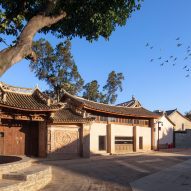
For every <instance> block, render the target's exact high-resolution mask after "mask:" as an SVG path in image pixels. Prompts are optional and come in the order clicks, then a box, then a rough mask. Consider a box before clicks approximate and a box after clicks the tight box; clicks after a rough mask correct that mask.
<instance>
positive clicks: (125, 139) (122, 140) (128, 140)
mask: <svg viewBox="0 0 191 191" xmlns="http://www.w3.org/2000/svg"><path fill="white" fill-rule="evenodd" d="M115 144H133V137H115Z"/></svg>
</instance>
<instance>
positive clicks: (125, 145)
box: [115, 137, 133, 153]
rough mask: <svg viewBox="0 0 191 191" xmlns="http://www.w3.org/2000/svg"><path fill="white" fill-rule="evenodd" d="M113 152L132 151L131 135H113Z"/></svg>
mask: <svg viewBox="0 0 191 191" xmlns="http://www.w3.org/2000/svg"><path fill="white" fill-rule="evenodd" d="M115 152H116V153H127V152H133V137H115Z"/></svg>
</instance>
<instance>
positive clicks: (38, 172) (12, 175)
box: [2, 164, 52, 181]
mask: <svg viewBox="0 0 191 191" xmlns="http://www.w3.org/2000/svg"><path fill="white" fill-rule="evenodd" d="M51 174H52V172H51V167H49V166H45V165H40V164H38V165H32V166H30V167H28V168H25V169H22V170H18V171H12V172H9V173H4V174H2V179H7V180H21V181H28V180H36V179H41V178H43V177H44V176H48V175H49V176H51Z"/></svg>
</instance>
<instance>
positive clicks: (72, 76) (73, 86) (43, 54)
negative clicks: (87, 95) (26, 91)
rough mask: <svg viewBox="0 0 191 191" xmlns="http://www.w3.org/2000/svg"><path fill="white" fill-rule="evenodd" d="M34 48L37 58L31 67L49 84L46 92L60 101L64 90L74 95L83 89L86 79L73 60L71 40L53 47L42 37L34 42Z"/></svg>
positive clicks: (40, 78)
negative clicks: (84, 79)
mask: <svg viewBox="0 0 191 191" xmlns="http://www.w3.org/2000/svg"><path fill="white" fill-rule="evenodd" d="M33 50H34V51H35V52H36V55H37V60H36V62H31V63H30V67H31V69H32V71H34V73H35V74H36V76H37V77H38V78H39V80H44V81H45V82H46V83H47V84H48V85H49V90H48V91H46V93H48V94H49V95H50V96H51V97H53V98H55V99H57V100H58V101H59V99H60V96H61V95H62V93H63V91H64V90H66V91H67V92H69V93H71V94H73V95H75V94H77V93H78V92H80V91H81V89H82V87H83V84H84V81H83V79H82V77H81V76H80V74H79V72H78V68H77V65H76V64H75V62H74V60H73V57H72V54H71V43H70V41H69V40H66V41H65V42H64V43H60V44H58V45H57V46H56V47H55V48H53V47H52V46H51V45H50V43H49V42H47V41H45V40H44V39H40V40H39V41H36V42H35V43H34V44H33Z"/></svg>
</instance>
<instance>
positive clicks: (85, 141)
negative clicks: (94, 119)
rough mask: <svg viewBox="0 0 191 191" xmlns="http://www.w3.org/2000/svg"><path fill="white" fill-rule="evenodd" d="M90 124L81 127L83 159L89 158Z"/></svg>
mask: <svg viewBox="0 0 191 191" xmlns="http://www.w3.org/2000/svg"><path fill="white" fill-rule="evenodd" d="M90 126H91V124H90V123H85V124H83V127H82V149H81V151H82V156H83V157H84V158H89V157H90Z"/></svg>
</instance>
